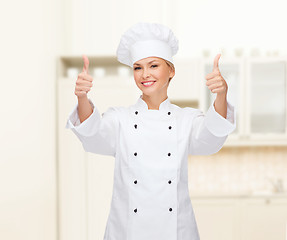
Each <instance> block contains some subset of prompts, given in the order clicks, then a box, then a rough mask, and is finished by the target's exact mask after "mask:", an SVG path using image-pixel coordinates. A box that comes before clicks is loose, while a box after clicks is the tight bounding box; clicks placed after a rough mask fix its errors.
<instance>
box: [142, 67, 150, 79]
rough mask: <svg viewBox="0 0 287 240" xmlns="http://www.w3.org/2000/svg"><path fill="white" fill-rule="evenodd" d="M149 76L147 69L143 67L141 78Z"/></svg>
mask: <svg viewBox="0 0 287 240" xmlns="http://www.w3.org/2000/svg"><path fill="white" fill-rule="evenodd" d="M149 77H150V73H149V70H148V69H146V68H144V70H143V78H144V79H146V78H149Z"/></svg>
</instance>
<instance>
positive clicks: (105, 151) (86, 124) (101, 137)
mask: <svg viewBox="0 0 287 240" xmlns="http://www.w3.org/2000/svg"><path fill="white" fill-rule="evenodd" d="M89 102H90V103H91V105H92V108H93V113H92V114H91V115H90V116H89V117H88V118H87V119H86V120H85V121H83V122H82V123H80V119H79V115H78V110H77V109H78V104H76V106H75V107H74V109H73V110H72V112H71V113H70V115H69V117H68V120H67V123H66V128H68V129H71V130H72V131H73V132H74V133H75V135H76V136H77V137H78V138H79V140H80V141H81V142H82V145H83V148H84V149H85V151H86V152H92V153H96V154H102V155H111V156H115V153H116V143H117V132H118V126H119V121H118V117H117V111H116V109H115V108H114V107H110V108H108V109H107V111H106V112H104V113H103V114H102V117H101V115H100V113H99V111H98V109H97V108H96V107H95V105H94V104H93V102H92V101H91V100H90V99H89Z"/></svg>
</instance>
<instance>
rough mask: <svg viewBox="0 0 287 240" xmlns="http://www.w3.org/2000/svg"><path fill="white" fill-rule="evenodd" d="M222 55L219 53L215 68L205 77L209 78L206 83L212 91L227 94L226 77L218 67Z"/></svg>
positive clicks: (215, 60) (215, 59)
mask: <svg viewBox="0 0 287 240" xmlns="http://www.w3.org/2000/svg"><path fill="white" fill-rule="evenodd" d="M220 56H221V54H220V53H219V54H217V55H216V57H215V58H214V64H213V70H212V72H211V73H209V74H207V75H206V76H205V79H206V80H207V82H206V85H207V86H208V88H209V89H210V91H211V92H212V93H217V94H218V95H226V94H227V89H228V86H227V83H226V81H225V80H224V78H223V77H222V76H221V73H220V71H219V67H218V62H219V58H220Z"/></svg>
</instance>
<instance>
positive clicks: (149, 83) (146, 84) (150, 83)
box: [143, 82, 154, 86]
mask: <svg viewBox="0 0 287 240" xmlns="http://www.w3.org/2000/svg"><path fill="white" fill-rule="evenodd" d="M153 83H154V82H147V83H143V85H145V86H149V85H152V84H153Z"/></svg>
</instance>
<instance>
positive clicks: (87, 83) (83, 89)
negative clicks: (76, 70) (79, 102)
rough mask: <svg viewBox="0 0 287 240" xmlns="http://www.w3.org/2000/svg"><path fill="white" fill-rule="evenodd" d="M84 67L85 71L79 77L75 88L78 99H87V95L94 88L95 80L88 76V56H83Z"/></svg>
mask: <svg viewBox="0 0 287 240" xmlns="http://www.w3.org/2000/svg"><path fill="white" fill-rule="evenodd" d="M83 60H84V67H83V71H82V72H81V73H80V74H79V75H78V79H77V81H76V87H75V95H76V96H77V97H78V98H83V97H87V93H88V92H89V91H90V90H91V87H92V86H93V83H92V82H93V78H92V77H91V76H90V75H89V74H88V70H89V59H88V58H87V56H86V55H83Z"/></svg>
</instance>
